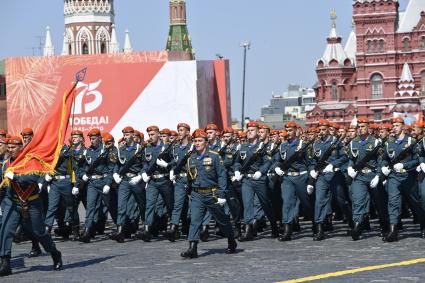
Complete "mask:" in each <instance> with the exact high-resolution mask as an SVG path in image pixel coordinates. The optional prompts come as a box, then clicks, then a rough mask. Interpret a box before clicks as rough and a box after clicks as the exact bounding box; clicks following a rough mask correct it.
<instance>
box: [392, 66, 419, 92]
mask: <svg viewBox="0 0 425 283" xmlns="http://www.w3.org/2000/svg"><path fill="white" fill-rule="evenodd" d="M394 95H395V96H418V95H419V91H417V90H416V89H415V80H414V79H413V76H412V72H411V71H410V66H409V64H407V62H406V63H404V65H403V71H402V72H401V77H400V80H399V81H398V87H397V91H396V92H395V94H394Z"/></svg>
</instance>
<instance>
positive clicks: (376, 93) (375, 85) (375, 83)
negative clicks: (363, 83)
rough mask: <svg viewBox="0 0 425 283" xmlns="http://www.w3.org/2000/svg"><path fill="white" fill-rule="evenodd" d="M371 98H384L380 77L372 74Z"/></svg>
mask: <svg viewBox="0 0 425 283" xmlns="http://www.w3.org/2000/svg"><path fill="white" fill-rule="evenodd" d="M371 81H372V98H381V97H383V96H384V86H383V80H382V76H381V75H380V74H374V75H373V76H372V79H371Z"/></svg>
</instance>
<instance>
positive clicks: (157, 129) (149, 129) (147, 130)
mask: <svg viewBox="0 0 425 283" xmlns="http://www.w3.org/2000/svg"><path fill="white" fill-rule="evenodd" d="M152 131H156V132H159V128H158V126H155V125H153V126H149V127H148V128H147V129H146V132H148V133H149V132H152Z"/></svg>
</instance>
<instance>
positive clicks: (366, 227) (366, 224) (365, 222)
mask: <svg viewBox="0 0 425 283" xmlns="http://www.w3.org/2000/svg"><path fill="white" fill-rule="evenodd" d="M369 218H370V217H369V215H366V216H365V218H364V219H363V223H362V226H363V227H362V228H363V230H366V231H371V230H372V228H371V227H370V220H369Z"/></svg>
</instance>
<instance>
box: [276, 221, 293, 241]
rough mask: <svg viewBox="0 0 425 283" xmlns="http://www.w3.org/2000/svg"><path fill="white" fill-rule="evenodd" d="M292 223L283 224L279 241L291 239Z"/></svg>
mask: <svg viewBox="0 0 425 283" xmlns="http://www.w3.org/2000/svg"><path fill="white" fill-rule="evenodd" d="M291 236H292V224H284V225H283V235H282V236H280V237H279V239H278V240H279V241H281V242H285V241H290V240H292V237H291Z"/></svg>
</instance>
